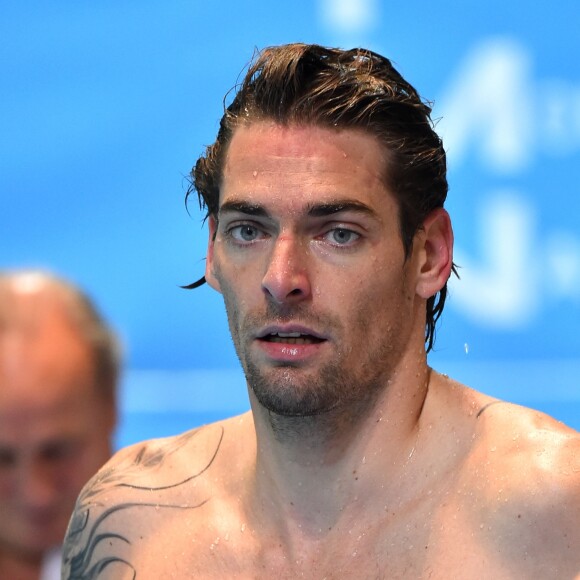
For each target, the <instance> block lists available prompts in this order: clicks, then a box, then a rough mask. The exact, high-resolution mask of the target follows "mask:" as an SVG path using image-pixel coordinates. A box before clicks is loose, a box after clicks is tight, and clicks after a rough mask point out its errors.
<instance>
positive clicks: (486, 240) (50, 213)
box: [0, 0, 580, 445]
mask: <svg viewBox="0 0 580 580" xmlns="http://www.w3.org/2000/svg"><path fill="white" fill-rule="evenodd" d="M579 25H580V11H579V10H578V4H577V3H576V2H575V1H573V0H568V1H561V2H559V3H558V5H557V7H556V6H553V5H549V4H545V3H524V2H522V1H521V0H517V1H516V0H503V1H499V0H489V2H487V3H470V2H467V3H463V4H460V5H458V4H457V3H455V2H450V1H443V2H439V3H437V6H434V5H425V4H424V3H422V2H413V1H411V2H405V3H392V2H386V1H380V0H314V1H306V0H296V1H294V2H292V3H272V2H267V1H266V0H252V1H247V2H231V1H230V0H225V1H222V2H215V3H210V2H200V1H198V0H195V1H193V0H190V1H185V0H181V1H172V0H170V1H168V2H164V3H160V2H151V1H147V0H145V1H143V0H141V1H139V2H137V1H128V0H116V1H115V2H112V1H110V0H109V1H102V2H86V1H79V2H75V3H71V2H64V1H62V0H61V1H60V2H59V1H54V2H39V1H37V2H27V1H26V0H25V1H23V2H14V3H13V2H6V1H4V2H2V19H0V38H2V41H1V42H0V61H1V67H2V69H1V70H2V76H1V77H0V83H1V91H0V94H1V102H2V107H0V128H1V135H2V139H1V140H0V147H1V155H0V158H1V165H0V200H1V207H2V211H1V212H0V232H1V240H2V244H1V245H0V267H2V268H8V267H23V266H39V267H43V268H49V269H51V270H54V271H56V272H57V273H60V274H63V275H65V276H68V277H70V278H72V279H73V280H75V281H76V282H78V283H80V284H81V285H82V286H84V287H85V288H87V289H88V290H89V292H90V293H91V294H92V295H93V296H94V298H95V299H96V301H97V302H98V303H99V304H100V305H101V307H102V309H103V310H104V313H105V314H106V316H107V317H108V318H110V319H111V320H112V321H113V323H114V325H115V326H116V327H117V328H118V330H119V332H120V334H121V335H122V337H123V340H124V343H125V345H126V351H127V353H126V355H127V356H126V363H127V365H126V366H127V372H126V375H125V379H124V382H123V389H122V399H121V400H122V424H121V429H120V432H119V437H118V442H119V444H120V445H121V444H126V443H129V442H131V441H134V440H136V439H141V438H145V437H152V436H158V435H165V434H170V433H174V432H177V431H179V430H184V429H187V428H189V427H191V426H193V425H196V424H199V423H203V422H206V421H209V420H214V419H216V418H219V417H223V416H227V415H230V414H234V413H238V412H241V411H243V410H245V409H247V407H248V403H247V396H246V394H245V386H244V381H243V377H242V375H241V372H240V371H239V369H238V363H237V360H236V357H235V354H234V351H233V348H232V345H231V341H230V338H229V333H228V330H227V325H226V321H225V314H224V312H223V306H222V303H221V298H220V297H219V295H217V294H216V293H214V292H213V291H211V290H210V289H208V288H201V289H199V290H195V291H190V292H188V291H185V290H182V289H180V288H179V286H180V285H182V284H187V283H190V282H192V281H194V280H196V279H197V278H199V277H200V276H201V275H202V273H203V268H204V261H203V257H204V252H205V242H206V235H207V234H206V231H205V230H204V229H203V228H202V225H201V217H202V216H201V215H200V214H199V211H198V209H197V207H195V204H190V208H189V214H188V212H187V211H186V208H185V205H184V194H185V190H186V189H187V185H188V181H187V174H188V172H189V170H190V167H191V165H192V164H193V163H194V161H195V159H196V158H197V156H198V155H199V153H201V151H202V150H203V147H204V146H205V145H207V144H209V143H211V142H212V141H213V139H214V136H215V133H216V131H217V126H218V120H219V117H220V116H221V110H222V99H223V97H224V95H225V94H226V93H227V92H228V90H229V89H230V88H231V87H232V86H233V85H234V83H235V81H236V79H237V78H238V76H239V74H240V72H241V70H242V69H243V67H244V65H245V64H246V63H247V62H248V60H249V59H250V57H251V55H252V53H253V51H254V49H255V48H263V47H265V46H268V45H271V44H279V43H282V42H293V41H303V42H317V43H320V44H326V45H333V46H342V47H352V46H356V45H362V46H365V47H368V48H371V49H373V50H376V51H378V52H380V53H382V54H384V55H385V56H388V57H389V58H391V59H392V60H393V61H394V62H395V64H396V66H397V68H399V70H400V71H401V72H402V74H403V75H404V76H405V77H407V78H408V79H409V80H410V81H411V82H412V83H413V84H414V85H415V86H416V87H417V88H418V89H419V91H420V92H421V94H422V95H423V97H424V98H427V99H429V100H433V101H434V103H435V105H434V117H435V118H437V119H438V125H437V129H438V131H439V132H440V134H441V135H442V137H443V139H444V142H445V144H446V149H447V151H448V154H449V162H450V173H449V180H450V186H451V187H450V195H449V203H448V208H449V211H450V212H451V214H452V218H453V221H454V228H455V235H456V256H455V259H456V262H457V263H458V264H459V265H460V266H461V268H460V276H461V280H454V281H453V282H452V284H451V296H450V300H449V304H448V307H447V311H446V312H445V314H444V315H443V319H442V322H441V324H440V326H439V328H438V338H437V343H436V348H435V352H434V353H433V355H432V357H431V363H432V365H433V366H434V367H435V368H437V369H439V370H442V371H443V372H447V373H448V374H450V375H452V376H454V377H455V378H458V379H459V380H462V381H464V382H466V383H468V384H469V385H470V386H473V387H475V388H477V389H479V390H482V391H485V392H487V393H490V394H493V395H497V396H501V397H503V398H506V399H508V400H511V401H514V402H518V403H524V404H527V405H530V406H533V407H535V408H538V409H541V410H544V411H547V412H549V413H551V414H553V415H555V416H556V417H557V418H559V419H561V420H563V421H565V422H567V423H568V424H570V425H572V426H574V427H576V428H580V387H579V385H578V376H579V375H580V372H579V371H580V344H579V340H578V338H577V334H578V330H577V328H578V325H579V323H580V185H579V184H580V163H579V161H580V59H578V57H577V55H578V54H579V53H580V35H579V34H578V30H579V29H580V26H579Z"/></svg>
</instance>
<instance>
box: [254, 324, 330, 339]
mask: <svg viewBox="0 0 580 580" xmlns="http://www.w3.org/2000/svg"><path fill="white" fill-rule="evenodd" d="M292 333H294V334H295V333H299V334H302V335H304V336H313V337H314V338H318V339H320V340H328V336H326V335H325V334H322V333H320V332H317V331H316V330H313V329H312V328H308V327H307V326H302V325H300V324H272V325H269V326H266V327H264V328H262V329H261V330H260V331H259V332H258V333H257V334H256V338H265V337H266V336H270V335H271V334H292Z"/></svg>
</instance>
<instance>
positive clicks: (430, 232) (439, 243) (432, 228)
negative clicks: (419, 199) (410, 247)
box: [414, 208, 453, 299]
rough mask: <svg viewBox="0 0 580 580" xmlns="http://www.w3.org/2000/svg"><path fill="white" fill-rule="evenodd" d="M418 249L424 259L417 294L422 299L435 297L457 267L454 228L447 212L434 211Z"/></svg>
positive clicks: (418, 278)
mask: <svg viewBox="0 0 580 580" xmlns="http://www.w3.org/2000/svg"><path fill="white" fill-rule="evenodd" d="M419 234H420V235H418V236H417V238H416V243H418V244H420V247H418V248H414V250H416V251H417V252H418V255H419V256H420V259H419V273H418V277H417V286H416V292H417V294H418V295H419V296H421V298H425V299H427V298H430V297H431V296H434V295H435V294H436V293H437V292H439V290H441V288H443V286H444V285H445V283H446V282H447V280H448V279H449V276H450V275H451V267H452V265H453V228H452V227H451V219H450V218H449V214H448V213H447V211H445V210H444V209H443V208H438V209H436V210H434V211H432V212H431V213H430V214H429V215H428V216H427V218H426V219H425V221H424V222H423V227H422V228H421V230H420V232H419Z"/></svg>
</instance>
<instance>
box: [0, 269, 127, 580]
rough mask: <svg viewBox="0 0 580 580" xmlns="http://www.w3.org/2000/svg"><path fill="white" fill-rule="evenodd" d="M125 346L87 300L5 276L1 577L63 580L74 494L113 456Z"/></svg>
mask: <svg viewBox="0 0 580 580" xmlns="http://www.w3.org/2000/svg"><path fill="white" fill-rule="evenodd" d="M119 359H120V357H119V349H118V345H117V341H116V339H115V336H114V334H113V333H112V332H111V330H110V329H109V328H108V326H107V325H106V324H105V322H104V321H103V319H102V318H101V316H100V315H99V314H98V312H97V311H96V309H95V308H94V306H93V305H92V303H91V302H90V300H89V299H88V297H87V296H86V295H85V294H83V293H82V292H81V291H80V290H79V289H78V288H76V287H74V286H73V285H71V284H69V283H68V282H66V281H64V280H61V279H58V278H56V277H54V276H51V275H49V274H45V273H42V272H36V271H26V272H24V271H23V272H13V273H0V578H1V579H10V580H28V579H33V580H38V579H41V580H48V579H49V578H50V579H51V580H52V578H60V544H61V543H62V540H63V537H64V534H65V531H66V526H67V523H68V520H69V518H70V515H71V513H72V510H73V506H74V503H75V500H76V497H77V495H78V494H79V492H80V490H81V488H82V486H83V485H84V484H85V483H86V481H87V480H88V479H89V478H90V477H91V476H92V475H93V474H94V473H95V472H96V471H97V470H98V468H99V467H100V466H101V465H102V464H103V463H104V462H105V461H106V460H107V459H108V458H109V457H110V455H111V451H112V449H111V439H112V434H113V430H114V427H115V421H116V411H115V407H116V406H115V391H116V384H117V379H118V373H119Z"/></svg>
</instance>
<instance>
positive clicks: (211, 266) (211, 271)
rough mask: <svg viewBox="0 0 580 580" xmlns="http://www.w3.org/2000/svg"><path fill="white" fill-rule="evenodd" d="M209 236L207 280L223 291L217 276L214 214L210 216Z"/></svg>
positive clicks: (215, 221)
mask: <svg viewBox="0 0 580 580" xmlns="http://www.w3.org/2000/svg"><path fill="white" fill-rule="evenodd" d="M207 221H208V226H209V238H208V241H207V256H206V260H205V281H206V282H207V283H208V284H209V285H210V286H211V287H212V288H213V289H214V290H217V291H218V292H220V293H221V288H220V283H219V281H218V279H217V278H216V276H215V256H214V250H215V238H216V235H217V220H216V219H215V218H214V217H213V216H211V215H210V216H209V218H208V220H207Z"/></svg>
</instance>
